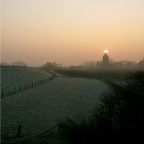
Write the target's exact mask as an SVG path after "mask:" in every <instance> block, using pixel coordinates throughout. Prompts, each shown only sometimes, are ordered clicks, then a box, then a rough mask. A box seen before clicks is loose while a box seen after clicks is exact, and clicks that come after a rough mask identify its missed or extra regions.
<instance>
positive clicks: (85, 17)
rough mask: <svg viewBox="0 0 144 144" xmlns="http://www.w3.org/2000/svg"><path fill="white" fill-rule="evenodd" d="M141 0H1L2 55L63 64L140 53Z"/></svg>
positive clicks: (34, 62)
mask: <svg viewBox="0 0 144 144" xmlns="http://www.w3.org/2000/svg"><path fill="white" fill-rule="evenodd" d="M143 6H144V1H143V0H137V1H136V0H125V1H114V0H109V1H107V0H101V1H93V0H90V1H88V0H77V1H67V0H61V1H58V0H53V1H47V0H41V1H39V0H35V1H30V0H21V1H19V0H13V1H11V0H2V3H1V8H2V15H1V24H2V27H1V34H2V35H1V36H2V39H1V41H2V45H1V61H2V62H7V63H12V62H15V61H22V62H25V63H27V64H29V65H33V66H38V65H42V64H44V63H45V62H56V63H60V64H63V65H64V66H70V65H80V64H81V63H83V62H84V61H101V59H102V56H103V51H104V50H105V49H108V50H109V56H110V58H112V59H114V60H115V61H122V60H128V61H135V62H139V61H140V60H141V59H143V57H144V55H143V54H144V41H143V37H144V29H143V25H144V9H143Z"/></svg>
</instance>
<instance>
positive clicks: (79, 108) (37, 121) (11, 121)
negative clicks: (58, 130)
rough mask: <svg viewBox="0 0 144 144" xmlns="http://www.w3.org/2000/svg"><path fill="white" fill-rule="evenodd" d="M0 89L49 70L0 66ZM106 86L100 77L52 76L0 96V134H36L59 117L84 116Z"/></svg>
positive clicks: (87, 114)
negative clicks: (18, 130)
mask: <svg viewBox="0 0 144 144" xmlns="http://www.w3.org/2000/svg"><path fill="white" fill-rule="evenodd" d="M1 72H2V74H1V76H2V90H6V89H9V88H12V87H15V86H18V85H24V84H26V83H29V82H32V81H37V80H40V79H46V78H50V77H51V76H52V74H51V73H47V72H43V71H40V70H37V69H34V68H16V69H15V68H13V69H11V68H8V67H7V68H4V69H2V71H1ZM107 89H108V86H107V85H106V84H105V83H104V82H103V81H100V80H94V79H84V78H70V77H69V78H68V77H67V78H66V77H63V76H59V77H58V76H56V77H55V78H54V79H52V80H51V81H48V82H46V83H43V84H41V85H38V86H35V87H32V88H30V89H26V90H25V91H21V92H19V93H15V94H13V95H11V96H8V97H5V98H3V99H2V100H1V110H2V114H1V116H2V135H7V136H11V135H16V134H17V127H18V125H19V124H20V125H21V126H22V133H23V135H24V136H36V135H37V134H40V133H42V132H43V131H45V130H47V129H49V128H51V127H52V126H54V125H55V124H57V123H59V122H60V121H65V120H66V119H68V118H69V119H71V120H73V121H75V122H77V123H78V122H80V121H81V120H82V119H86V118H87V117H88V116H89V115H90V114H91V111H92V110H93V109H94V107H95V106H96V104H97V103H98V102H99V96H100V95H101V93H102V92H103V91H105V90H107Z"/></svg>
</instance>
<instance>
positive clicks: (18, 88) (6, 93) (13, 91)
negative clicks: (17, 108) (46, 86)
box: [1, 73, 56, 98]
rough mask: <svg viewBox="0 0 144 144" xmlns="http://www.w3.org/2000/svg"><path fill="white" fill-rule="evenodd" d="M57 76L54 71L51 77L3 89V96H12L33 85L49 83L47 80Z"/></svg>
mask: <svg viewBox="0 0 144 144" xmlns="http://www.w3.org/2000/svg"><path fill="white" fill-rule="evenodd" d="M55 77H56V74H54V73H53V74H52V76H51V77H50V78H47V79H43V80H38V81H35V82H31V83H28V84H25V85H20V86H16V87H14V88H12V89H8V90H7V91H3V90H2V91H1V98H4V97H5V96H10V95H13V94H16V93H19V92H22V91H24V90H27V89H30V88H33V87H35V86H38V85H40V84H43V83H47V82H49V81H51V80H53V79H54V78H55Z"/></svg>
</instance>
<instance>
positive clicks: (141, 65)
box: [138, 58, 144, 68]
mask: <svg viewBox="0 0 144 144" xmlns="http://www.w3.org/2000/svg"><path fill="white" fill-rule="evenodd" d="M138 66H139V67H140V68H144V58H143V59H142V60H141V61H139V62H138Z"/></svg>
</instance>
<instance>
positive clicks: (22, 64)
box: [12, 61, 28, 66]
mask: <svg viewBox="0 0 144 144" xmlns="http://www.w3.org/2000/svg"><path fill="white" fill-rule="evenodd" d="M12 65H14V66H28V64H26V63H25V62H21V61H16V62H12Z"/></svg>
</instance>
